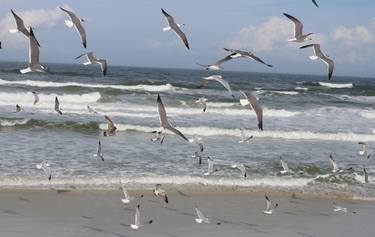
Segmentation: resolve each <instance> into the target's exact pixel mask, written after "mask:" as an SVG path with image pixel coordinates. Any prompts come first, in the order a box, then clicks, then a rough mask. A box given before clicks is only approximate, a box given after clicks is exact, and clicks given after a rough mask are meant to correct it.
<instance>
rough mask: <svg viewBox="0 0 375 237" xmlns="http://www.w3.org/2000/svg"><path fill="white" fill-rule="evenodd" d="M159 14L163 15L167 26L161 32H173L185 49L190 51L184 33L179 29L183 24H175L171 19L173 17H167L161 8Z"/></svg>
mask: <svg viewBox="0 0 375 237" xmlns="http://www.w3.org/2000/svg"><path fill="white" fill-rule="evenodd" d="M161 12H162V13H163V15H164V17H165V20H166V21H167V24H168V27H165V28H163V31H169V30H173V31H174V32H175V33H176V35H177V36H178V37H179V38H180V39H181V40H182V42H183V43H184V44H185V46H186V48H188V49H190V47H189V42H188V40H187V38H186V35H185V33H184V32H182V30H181V29H180V27H181V26H183V24H177V23H176V22H175V20H174V19H173V17H172V16H171V15H169V14H168V13H167V12H166V11H164V9H163V8H162V9H161Z"/></svg>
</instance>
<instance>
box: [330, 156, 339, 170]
mask: <svg viewBox="0 0 375 237" xmlns="http://www.w3.org/2000/svg"><path fill="white" fill-rule="evenodd" d="M329 160H330V162H331V165H332V168H333V170H337V163H336V161H335V160H334V159H333V158H332V157H330V158H329Z"/></svg>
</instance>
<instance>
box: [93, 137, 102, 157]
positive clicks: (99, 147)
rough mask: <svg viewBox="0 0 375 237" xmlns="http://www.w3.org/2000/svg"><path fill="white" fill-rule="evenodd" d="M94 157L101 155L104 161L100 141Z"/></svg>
mask: <svg viewBox="0 0 375 237" xmlns="http://www.w3.org/2000/svg"><path fill="white" fill-rule="evenodd" d="M94 157H99V158H100V159H101V160H102V161H104V157H103V153H102V143H101V142H100V140H99V142H98V150H97V152H96V154H94Z"/></svg>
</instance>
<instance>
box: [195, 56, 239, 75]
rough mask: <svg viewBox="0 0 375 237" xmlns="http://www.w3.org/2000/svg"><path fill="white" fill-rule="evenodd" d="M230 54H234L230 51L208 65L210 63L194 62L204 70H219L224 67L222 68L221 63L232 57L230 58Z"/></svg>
mask: <svg viewBox="0 0 375 237" xmlns="http://www.w3.org/2000/svg"><path fill="white" fill-rule="evenodd" d="M232 55H235V53H232V54H230V55H228V56H226V57H225V58H222V59H220V60H218V61H217V62H216V63H214V64H211V65H210V64H207V65H205V64H200V63H196V64H197V65H198V66H201V67H204V68H205V69H206V70H210V71H219V70H222V69H224V68H223V67H222V66H221V64H223V63H225V62H227V61H229V60H232V59H233V58H232Z"/></svg>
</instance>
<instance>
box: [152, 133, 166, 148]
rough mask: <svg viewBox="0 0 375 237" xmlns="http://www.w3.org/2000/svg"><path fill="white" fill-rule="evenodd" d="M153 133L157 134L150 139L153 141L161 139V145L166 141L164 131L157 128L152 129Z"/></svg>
mask: <svg viewBox="0 0 375 237" xmlns="http://www.w3.org/2000/svg"><path fill="white" fill-rule="evenodd" d="M151 133H153V134H154V135H155V136H154V137H153V138H151V139H150V140H151V141H153V142H156V141H160V145H162V144H163V142H164V138H165V134H164V133H163V131H156V130H155V131H152V132H151Z"/></svg>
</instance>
